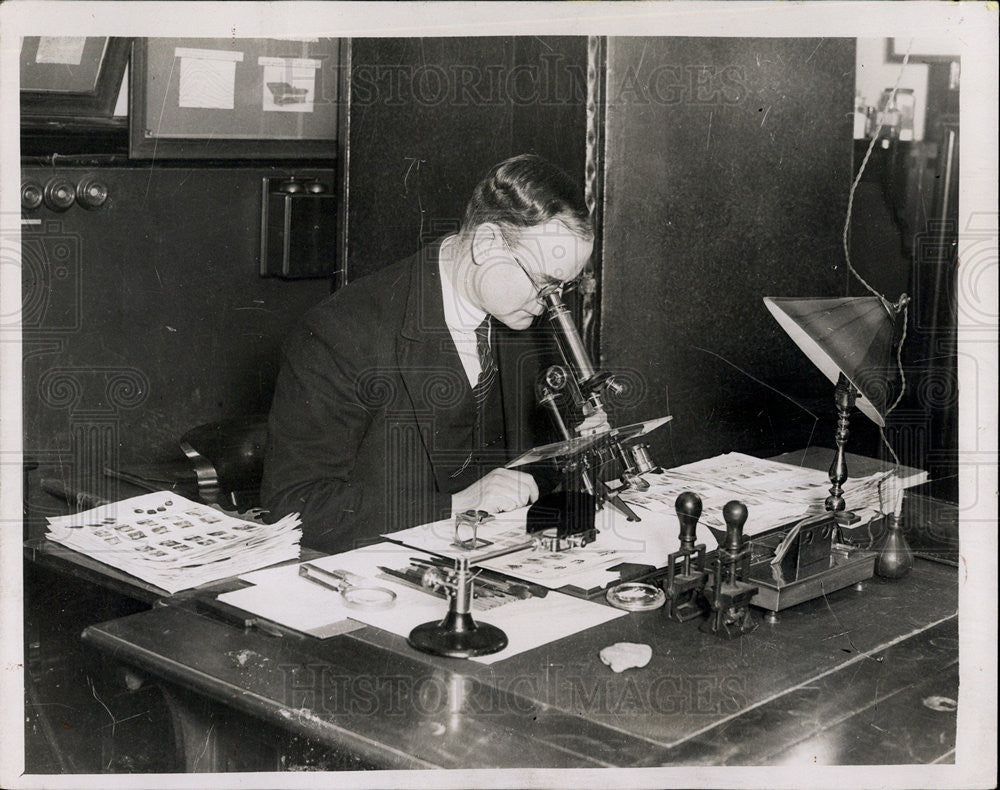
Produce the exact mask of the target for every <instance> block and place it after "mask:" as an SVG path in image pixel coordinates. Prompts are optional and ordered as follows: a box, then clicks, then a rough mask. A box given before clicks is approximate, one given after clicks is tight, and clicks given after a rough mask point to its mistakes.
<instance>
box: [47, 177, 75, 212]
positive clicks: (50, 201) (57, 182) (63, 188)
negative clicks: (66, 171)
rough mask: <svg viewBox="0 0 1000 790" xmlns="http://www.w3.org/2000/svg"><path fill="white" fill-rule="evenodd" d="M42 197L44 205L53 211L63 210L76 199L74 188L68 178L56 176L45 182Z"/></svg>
mask: <svg viewBox="0 0 1000 790" xmlns="http://www.w3.org/2000/svg"><path fill="white" fill-rule="evenodd" d="M44 198H45V205H46V206H48V207H49V208H50V209H52V210H53V211H65V210H66V209H68V208H69V207H70V206H72V205H73V201H74V200H76V188H75V187H74V186H73V182H72V181H70V180H69V179H68V178H64V177H63V176H56V177H55V178H50V179H49V180H48V182H47V183H46V184H45V192H44Z"/></svg>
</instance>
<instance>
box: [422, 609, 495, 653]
mask: <svg viewBox="0 0 1000 790" xmlns="http://www.w3.org/2000/svg"><path fill="white" fill-rule="evenodd" d="M456 626H457V627H456ZM406 641H407V643H408V644H409V645H410V647H412V648H414V649H415V650H419V651H421V652H422V653H430V654H431V655H432V656H447V657H449V658H469V657H470V656H488V655H490V654H491V653H499V652H500V651H501V650H503V649H504V648H505V647H507V634H505V633H504V632H503V631H501V630H500V629H499V628H497V627H496V626H495V625H490V624H489V623H474V622H472V618H471V617H470V616H468V615H465V616H464V617H463V616H461V615H458V616H454V615H452V613H449V616H448V617H445V619H444V620H442V621H441V622H439V623H424V624H423V625H418V626H417V627H416V628H414V629H413V630H412V631H410V635H409V636H408V637H407V639H406Z"/></svg>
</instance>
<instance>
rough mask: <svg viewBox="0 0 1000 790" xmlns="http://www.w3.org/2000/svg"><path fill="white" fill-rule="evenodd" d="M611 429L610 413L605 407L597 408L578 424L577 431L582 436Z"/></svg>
mask: <svg viewBox="0 0 1000 790" xmlns="http://www.w3.org/2000/svg"><path fill="white" fill-rule="evenodd" d="M610 430H611V423H610V422H608V415H607V414H606V413H605V411H604V409H597V410H595V411H594V413H593V414H591V415H590V416H589V417H587V419H585V420H584V421H583V422H581V423H580V424H579V425H577V426H576V432H577V433H578V434H579V435H580V436H592V435H593V434H595V433H604V432H605V431H610Z"/></svg>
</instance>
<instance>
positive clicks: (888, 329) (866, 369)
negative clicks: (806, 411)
mask: <svg viewBox="0 0 1000 790" xmlns="http://www.w3.org/2000/svg"><path fill="white" fill-rule="evenodd" d="M908 302H909V297H908V296H907V295H906V294H903V295H902V296H901V297H900V298H899V301H898V302H897V303H896V304H892V303H891V302H888V301H887V300H885V299H882V298H881V297H878V296H858V297H843V298H832V299H831V298H806V299H798V298H783V297H774V296H765V297H764V305H765V306H766V307H767V309H768V310H770V311H771V315H773V316H774V317H775V319H776V320H777V321H778V323H779V324H780V325H781V328H782V329H784V330H785V332H787V333H788V336H789V337H790V338H792V340H794V341H795V344H796V345H797V346H798V347H799V348H800V349H802V351H803V352H805V354H806V356H807V357H809V359H810V360H812V362H813V364H814V365H816V367H818V368H819V369H820V370H821V371H822V372H823V374H824V375H825V376H826V377H827V378H828V379H829V380H830V381H831V382H832V383H833V384H834V386H835V389H834V402H835V403H836V405H837V433H836V436H835V441H836V444H837V454H836V456H835V457H834V459H833V463H832V464H831V466H830V483H831V488H830V496H828V497H827V498H826V509H827V510H829V511H832V512H833V513H834V514H835V516H836V517H837V521H838V523H839V524H840V525H841V526H845V525H849V524H850V523H851V522H852V521H854V520H856V519H855V518H854V517H853V514H851V513H849V512H848V511H846V510H845V503H844V496H843V494H844V488H843V486H844V483H845V482H846V481H847V459H846V457H845V450H844V446H845V445H846V444H847V437H848V433H849V431H848V423H849V420H850V415H851V410H852V409H853V408H854V406H857V407H858V409H860V410H861V413H862V414H864V415H865V416H866V417H868V418H869V419H870V420H872V421H873V422H874V423H875V424H876V425H878V426H879V428H884V427H885V420H886V417H887V415H888V413H889V411H891V407H890V406H889V405H888V403H889V395H890V393H891V392H892V390H893V388H894V387H895V386H896V383H897V378H898V375H899V374H898V368H897V363H896V359H895V355H894V351H895V349H896V346H897V341H896V332H897V328H900V329H901V328H902V327H901V326H900V325H901V324H902V323H903V321H900V320H899V315H900V313H901V312H902V311H903V308H904V307H905V306H906V304H907V303H908ZM904 320H905V319H904ZM895 520H896V519H894V521H895ZM896 526H897V527H898V524H897V525H896ZM896 532H898V535H895V536H894V539H895V538H898V539H899V540H903V541H904V544H905V540H904V539H903V537H902V533H901V532H899V531H898V529H897V530H896ZM904 553H905V552H904ZM904 572H905V571H904ZM899 575H902V574H899Z"/></svg>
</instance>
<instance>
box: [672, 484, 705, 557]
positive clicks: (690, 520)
mask: <svg viewBox="0 0 1000 790" xmlns="http://www.w3.org/2000/svg"><path fill="white" fill-rule="evenodd" d="M674 509H675V510H676V511H677V520H678V521H679V522H680V524H681V533H680V538H681V550H682V551H694V541H695V530H696V528H697V527H698V519H699V518H701V497H700V496H698V495H697V494H695V493H694V492H693V491H685V492H684V493H683V494H681V495H680V496H678V497H677V501H676V502H674Z"/></svg>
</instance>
